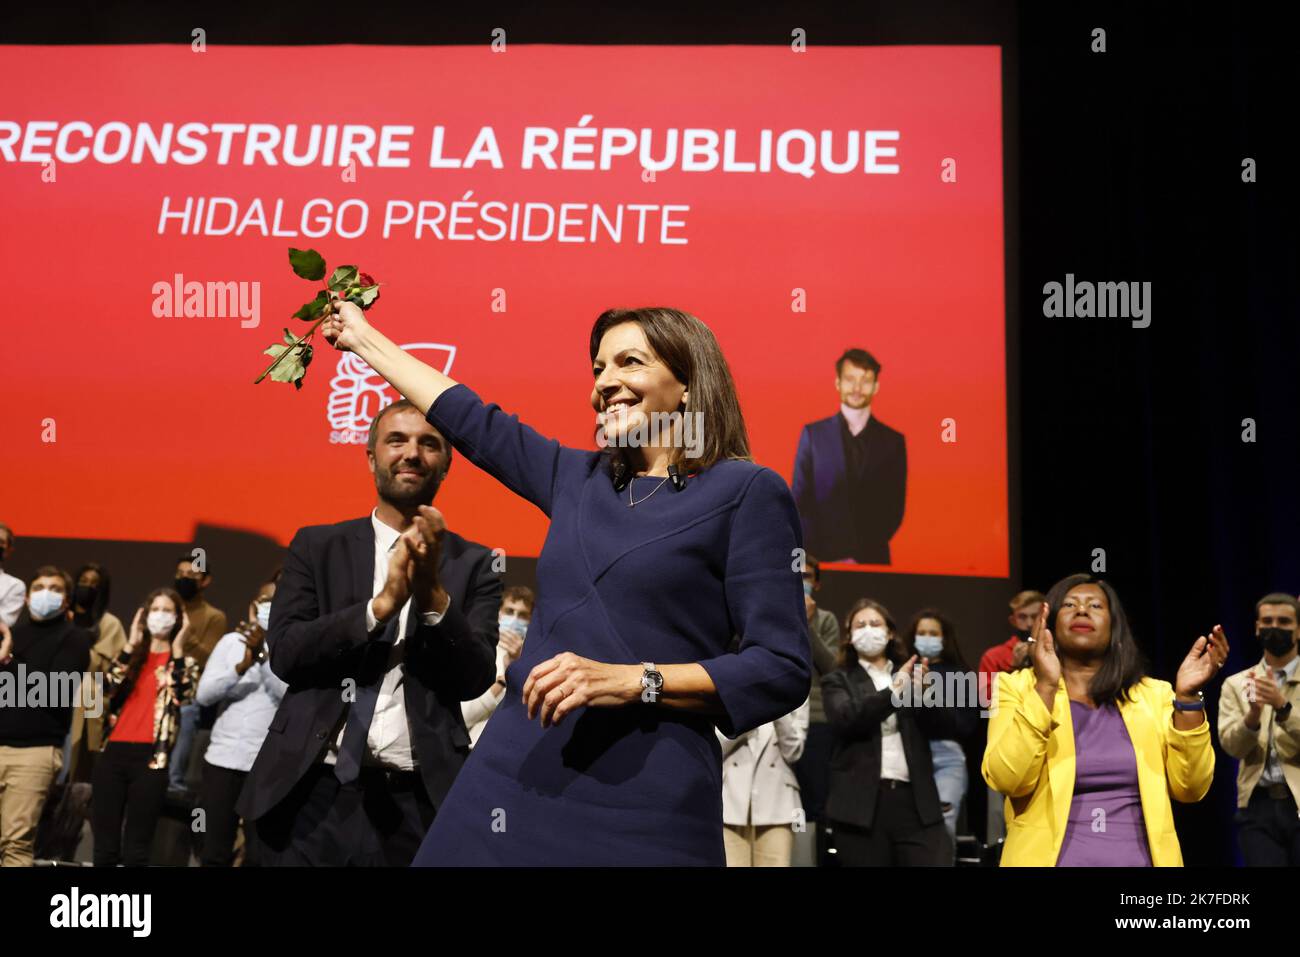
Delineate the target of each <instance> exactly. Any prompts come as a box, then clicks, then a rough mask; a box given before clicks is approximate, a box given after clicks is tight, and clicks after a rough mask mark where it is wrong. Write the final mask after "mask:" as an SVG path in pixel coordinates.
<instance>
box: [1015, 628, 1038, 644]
mask: <svg viewBox="0 0 1300 957" xmlns="http://www.w3.org/2000/svg"><path fill="white" fill-rule="evenodd" d="M1012 634H1014V635H1015V636H1016V637H1017V638H1019V639H1020V640H1021V641H1028V640H1029V639H1030V638H1031V637H1033V634H1034V632H1033V629H1032V628H1017V629H1015V630H1014V631H1013V632H1012Z"/></svg>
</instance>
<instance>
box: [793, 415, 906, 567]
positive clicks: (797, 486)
mask: <svg viewBox="0 0 1300 957" xmlns="http://www.w3.org/2000/svg"><path fill="white" fill-rule="evenodd" d="M842 419H843V416H842V415H841V414H840V413H839V412H836V413H835V414H834V415H832V416H829V417H828V418H825V419H819V420H817V421H816V422H810V423H808V424H807V425H805V426H804V427H803V431H802V432H801V433H800V434H799V447H798V450H797V451H796V452H795V457H794V481H793V483H791V486H790V491H791V492H792V493H793V495H794V501H795V505H796V506H798V508H799V518H800V520H801V521H802V523H803V542H804V547H805V548H807V549H808V551H809V552H810V553H811V554H813V555H816V556H817V557H818V558H819V559H821V560H822V561H827V562H834V561H857V562H862V563H863V564H872V565H876V564H879V565H888V564H889V560H890V556H889V540H890V539H891V538H892V537H893V536H894V533H895V532H897V531H898V527H899V526H900V525H902V524H903V505H904V502H905V500H906V497H907V442H906V441H905V440H904V438H903V434H902V433H901V432H899V431H897V430H895V429H891V428H890V427H889V426H887V425H885V424H884V423H883V422H881V421H880V420H879V419H877V418H876V416H875V414H874V413H873V414H872V416H871V418H869V419H867V426H866V430H865V431H866V437H865V441H866V444H867V455H866V459H867V463H866V474H865V475H863V476H861V477H860V478H858V479H855V478H853V477H852V476H850V475H849V473H848V463H847V462H845V460H844V441H843V438H842V436H841V434H840V430H841V428H842V426H841V425H840V422H841V420H842ZM863 485H865V486H866V487H867V494H866V496H865V497H863V494H862V491H861V489H862V486H863ZM855 497H857V498H858V503H859V506H860V507H865V508H866V510H867V516H866V518H867V526H868V527H867V530H866V533H865V535H864V536H863V537H862V538H859V537H858V535H857V534H856V532H855V529H854V526H853V521H852V514H853V502H854V498H855Z"/></svg>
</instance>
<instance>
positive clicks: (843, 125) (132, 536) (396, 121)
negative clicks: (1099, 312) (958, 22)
mask: <svg viewBox="0 0 1300 957" xmlns="http://www.w3.org/2000/svg"><path fill="white" fill-rule="evenodd" d="M2 49H3V55H2V56H0V86H2V87H3V89H5V91H6V96H5V98H4V102H3V104H2V105H0V177H2V178H3V183H2V186H0V189H2V195H3V200H2V202H3V206H4V210H5V214H6V224H5V229H4V230H3V232H2V233H0V254H2V255H3V257H4V260H5V261H6V262H8V263H10V264H11V267H12V266H14V265H15V264H16V265H17V266H18V274H19V276H20V277H21V278H20V280H19V281H20V284H21V293H19V294H17V295H14V294H13V293H12V292H11V296H10V303H11V308H12V309H13V310H14V311H11V312H10V313H9V315H8V316H7V317H6V319H5V335H4V353H5V358H6V362H5V375H6V377H7V379H8V382H7V383H6V385H7V388H6V389H5V405H6V408H5V412H4V415H3V423H4V424H3V440H4V444H3V447H4V449H5V451H6V460H7V461H6V469H5V471H6V476H5V487H6V490H7V491H8V492H9V493H10V494H8V495H6V496H5V513H6V514H5V518H6V520H7V521H11V522H12V523H13V524H14V525H15V527H21V529H22V531H23V534H24V535H28V536H45V537H76V538H91V539H124V540H137V541H143V540H157V541H170V540H178V541H179V540H187V539H188V538H189V536H190V535H191V534H192V532H193V530H194V528H195V527H196V525H198V524H199V523H203V524H206V525H209V526H218V527H229V528H237V529H244V530H249V531H254V532H258V533H262V534H265V535H268V536H270V537H272V538H274V539H276V540H278V541H280V542H287V541H288V540H289V538H290V537H291V536H292V534H293V532H294V531H295V529H297V528H298V527H300V526H302V525H307V524H314V523H321V522H334V521H339V520H341V519H344V518H350V517H355V516H357V515H361V514H364V513H365V512H366V511H367V510H368V508H369V505H370V503H371V502H372V501H373V495H374V488H373V484H372V482H371V479H370V475H369V472H368V471H367V469H366V466H365V461H364V450H363V445H364V436H365V429H366V427H367V425H368V423H369V418H370V416H371V415H372V414H373V412H374V411H375V409H376V408H378V407H379V406H380V405H382V404H383V403H384V402H386V401H389V400H390V399H391V398H392V394H391V392H388V393H385V391H384V390H383V389H381V388H379V383H376V382H375V381H374V378H373V376H367V372H368V370H367V369H365V368H364V367H361V366H359V364H358V363H356V362H355V361H353V360H352V359H351V358H350V357H346V358H345V357H341V356H340V355H339V354H337V353H334V352H332V351H331V350H329V349H328V347H327V346H326V345H325V344H324V343H323V342H322V341H320V340H318V348H317V350H316V355H315V360H314V362H313V364H312V366H311V368H310V371H309V373H308V376H307V380H306V383H305V385H304V388H303V389H302V390H301V391H295V390H294V389H293V388H292V387H290V386H287V385H284V384H280V383H271V382H264V383H262V384H261V385H258V386H256V387H254V386H253V384H252V382H253V379H254V378H255V377H256V376H257V374H258V373H259V372H260V371H261V369H262V368H263V367H264V366H265V364H266V362H267V361H268V360H267V359H266V358H265V357H263V356H262V355H261V353H262V350H263V349H265V348H266V347H267V346H268V345H270V344H271V343H273V342H276V341H279V338H280V335H281V330H282V329H283V328H284V327H285V326H288V327H290V328H291V329H294V330H295V331H304V330H305V328H306V326H305V324H303V323H302V322H300V321H299V320H296V319H292V318H290V316H291V314H292V313H293V311H294V310H296V309H297V308H298V306H300V305H301V304H302V303H303V302H305V301H306V300H308V299H310V298H311V297H312V296H313V295H314V292H315V289H314V287H313V286H312V284H310V283H307V282H306V281H304V280H301V279H298V278H297V277H295V276H293V275H292V273H291V272H290V269H289V267H288V258H287V254H286V250H287V249H288V248H289V247H298V248H308V247H311V248H315V249H317V250H319V251H320V252H321V253H322V254H323V255H324V256H325V258H326V259H327V260H328V262H329V264H330V266H331V268H332V267H333V266H335V265H339V264H344V263H356V264H358V265H360V266H361V267H362V268H363V269H364V270H366V271H368V272H370V273H372V274H373V275H374V276H375V277H376V278H377V279H378V280H379V281H381V282H382V283H384V286H383V290H382V295H381V298H380V301H379V302H378V303H377V304H376V305H375V307H374V309H372V310H371V311H370V313H369V318H370V320H371V321H372V322H373V323H374V324H375V325H377V326H379V327H381V328H382V329H384V330H385V331H386V332H387V333H388V334H389V335H390V336H391V337H392V338H393V339H394V340H395V341H397V342H399V343H401V344H404V345H406V346H407V347H408V348H411V349H413V350H416V351H418V352H420V353H421V354H422V355H424V356H425V357H426V358H428V359H430V360H433V361H436V362H437V363H438V364H439V365H440V366H441V367H442V368H444V369H445V370H446V371H447V372H448V373H449V374H450V375H451V376H453V377H454V378H456V379H458V380H459V381H462V382H465V383H466V384H467V385H469V386H470V387H472V388H473V389H474V390H475V391H476V392H478V394H479V395H480V396H482V397H483V398H484V399H485V400H487V401H492V402H497V403H499V404H500V405H501V406H502V407H503V408H504V409H506V410H507V411H509V412H514V413H517V414H518V415H519V416H520V418H521V419H523V420H524V421H525V422H528V423H529V424H530V425H532V426H534V427H535V428H537V429H538V430H539V431H541V432H542V433H544V434H547V435H551V436H554V437H556V438H558V439H559V440H560V441H562V442H564V443H565V444H568V445H575V446H580V447H584V448H592V447H594V445H593V431H594V426H595V418H594V412H593V410H592V409H591V406H590V392H591V386H592V374H591V364H590V361H589V358H588V354H587V336H588V333H589V330H590V327H591V323H592V321H593V320H594V319H595V317H596V316H597V315H598V314H599V313H600V312H601V311H603V310H604V309H607V308H610V307H614V306H627V307H635V306H649V305H669V306H674V307H677V308H680V309H684V310H686V311H687V312H691V313H693V314H695V315H697V316H699V317H700V318H701V319H703V320H704V321H705V322H706V323H708V324H709V326H710V327H711V328H712V329H713V331H714V332H715V334H716V335H717V337H718V339H719V341H720V342H721V344H722V347H723V350H724V351H725V353H726V355H727V358H728V361H729V362H730V364H731V368H732V372H733V374H734V376H735V379H736V382H737V387H738V389H739V393H740V399H741V404H742V408H743V410H744V412H745V416H746V421H747V423H748V426H749V431H750V438H751V443H752V447H753V453H754V457H755V459H756V460H757V461H758V462H760V463H762V464H764V465H768V466H771V467H772V468H774V469H776V470H777V471H778V472H780V473H781V474H782V475H784V476H785V477H786V479H787V480H788V481H794V471H795V458H796V449H797V447H798V445H799V442H800V435H801V431H802V430H803V428H804V426H805V425H807V424H809V423H812V422H816V421H818V420H823V419H827V418H828V417H831V416H834V415H836V413H837V411H838V409H839V406H840V395H839V394H838V393H837V391H836V389H835V360H836V359H837V358H838V357H839V356H840V355H841V353H843V352H844V351H845V350H846V349H849V348H854V347H856V348H862V349H866V350H868V351H869V352H870V353H871V354H872V355H873V356H875V357H876V358H877V359H878V360H879V361H880V363H881V365H882V368H881V372H880V377H879V391H878V393H877V395H876V398H875V400H874V401H873V403H872V405H871V410H872V411H871V414H872V417H873V418H875V419H877V420H879V421H880V422H883V423H886V424H888V426H889V427H890V428H891V429H892V430H895V431H896V432H898V433H901V435H902V437H903V439H905V442H906V463H907V470H906V488H905V506H904V511H903V515H902V520H901V524H900V525H899V526H898V529H897V532H896V533H895V534H893V536H892V539H891V541H890V551H891V558H890V561H889V564H888V565H884V564H869V565H866V566H856V565H855V566H854V567H870V568H872V569H874V570H881V571H893V572H905V573H915V574H929V575H961V576H986V577H995V578H1004V577H1006V576H1007V575H1008V572H1009V569H1008V561H1009V535H1008V511H1007V510H1008V491H1007V480H1008V476H1007V390H1006V384H1007V370H1006V367H1005V365H1006V358H1005V357H1006V353H1005V343H1006V318H1005V307H1004V296H1003V289H1004V261H1003V256H1004V253H1003V249H1004V244H1003V193H1002V177H1003V171H1002V116H1001V102H1002V94H1001V64H1000V56H999V50H998V48H996V47H959V46H944V47H921V46H912V47H906V46H900V47H823V48H810V49H809V50H808V51H807V52H805V53H802V54H798V53H795V52H792V51H791V50H789V49H788V48H782V47H751V46H716V47H706V46H691V47H670V46H668V47H632V46H625V47H619V46H601V47H586V46H581V47H580V46H558V45H557V46H550V45H539V46H526V45H512V46H511V47H510V48H509V50H508V52H506V53H503V54H494V53H493V52H492V51H491V50H490V49H489V48H488V47H486V46H482V47H478V46H476V47H472V48H471V47H452V46H449V47H420V48H415V47H384V48H361V47H348V46H343V47H221V48H218V47H212V48H210V49H209V50H207V51H206V52H201V53H200V52H194V51H192V50H191V49H190V48H189V47H170V46H114V47H102V46H101V47H93V46H92V47H77V48H75V49H74V48H63V47H15V46H9V47H4V48H2ZM291 132H292V143H290V134H291ZM313 137H315V138H314V139H313ZM313 145H314V148H313ZM661 164H662V166H663V168H661V169H657V170H655V171H654V174H653V176H652V175H650V172H649V170H648V167H649V166H655V165H661ZM200 204H201V205H200ZM187 283H201V284H205V285H204V287H203V288H204V289H206V288H207V287H206V284H208V283H222V284H225V283H235V284H237V286H236V287H223V288H237V289H238V290H239V292H240V293H241V294H242V295H243V299H242V300H240V306H241V307H242V309H241V310H236V309H233V308H231V309H220V308H218V309H213V308H211V303H210V301H209V300H208V299H206V298H204V297H203V296H200V297H199V299H200V300H201V301H202V302H203V306H204V308H202V309H200V310H195V311H202V312H204V313H211V312H214V311H218V312H222V313H229V312H232V311H233V312H235V314H234V315H230V314H226V315H211V314H205V315H186V314H185V312H186V310H185V308H184V300H185V299H186V298H187V295H188V290H187V289H186V284H187ZM178 301H179V302H180V303H181V306H182V308H181V309H180V310H179V312H180V313H181V314H180V315H175V314H172V315H168V314H167V313H168V312H170V313H175V312H177V311H178V310H177V309H175V308H166V307H167V305H168V304H171V305H172V306H174V305H176V303H177V302H178ZM232 303H233V300H232ZM160 313H161V314H160ZM818 481H819V482H820V481H821V480H818ZM19 492H21V494H16V493H19ZM438 505H439V507H440V508H442V510H443V511H444V513H445V514H446V515H447V517H448V523H449V525H450V526H451V527H452V528H453V529H455V530H456V531H458V532H460V533H461V534H463V535H465V536H466V537H468V538H471V539H474V540H476V541H479V542H482V543H484V544H486V545H488V546H489V547H493V548H501V549H504V551H505V552H506V553H507V554H509V555H520V556H535V555H537V554H538V552H539V550H540V548H541V544H542V540H543V538H544V536H545V531H546V519H545V516H544V515H542V514H541V513H540V512H538V511H537V510H536V509H535V508H533V506H531V505H529V504H528V503H527V502H525V501H523V500H522V499H520V498H517V497H516V496H514V495H513V494H512V493H511V492H510V491H508V490H507V489H506V488H504V487H503V486H501V485H498V484H497V483H496V482H494V481H493V480H492V479H490V478H489V477H487V476H486V475H484V474H483V473H481V472H477V471H476V470H475V469H474V468H473V467H472V466H471V465H470V464H469V463H468V462H465V461H464V460H463V458H460V457H458V460H457V461H456V463H455V464H454V465H453V468H452V472H451V475H450V477H449V479H448V481H447V483H446V484H445V485H444V487H443V490H442V491H441V492H440V493H439V497H438ZM810 547H812V546H811V543H810ZM824 557H827V558H830V557H832V556H824ZM831 567H838V566H831ZM845 567H848V566H845Z"/></svg>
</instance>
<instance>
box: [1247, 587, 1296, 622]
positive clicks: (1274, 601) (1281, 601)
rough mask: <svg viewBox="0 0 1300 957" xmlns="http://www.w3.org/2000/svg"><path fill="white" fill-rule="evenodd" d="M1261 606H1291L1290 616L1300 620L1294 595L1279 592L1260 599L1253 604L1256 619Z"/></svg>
mask: <svg viewBox="0 0 1300 957" xmlns="http://www.w3.org/2000/svg"><path fill="white" fill-rule="evenodd" d="M1261 605H1289V606H1291V614H1293V615H1295V616H1296V617H1297V618H1300V602H1297V601H1296V598H1295V596H1294V595H1288V594H1287V593H1286V592H1281V591H1275V592H1270V593H1269V594H1267V595H1265V596H1264V597H1263V598H1261V599H1260V600H1259V601H1257V602H1255V617H1256V618H1258V617H1259V609H1260V606H1261Z"/></svg>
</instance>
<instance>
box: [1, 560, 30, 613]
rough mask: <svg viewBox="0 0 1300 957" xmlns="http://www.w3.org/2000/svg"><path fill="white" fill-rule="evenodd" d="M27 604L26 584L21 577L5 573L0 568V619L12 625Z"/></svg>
mask: <svg viewBox="0 0 1300 957" xmlns="http://www.w3.org/2000/svg"><path fill="white" fill-rule="evenodd" d="M26 604H27V586H26V585H24V584H23V580H22V579H21V578H15V577H14V576H13V575H9V574H6V573H5V570H4V569H3V568H0V621H3V622H4V623H5V624H6V625H12V624H13V623H14V622H16V621H17V620H18V616H19V615H20V614H22V610H23V606H25V605H26Z"/></svg>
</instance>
